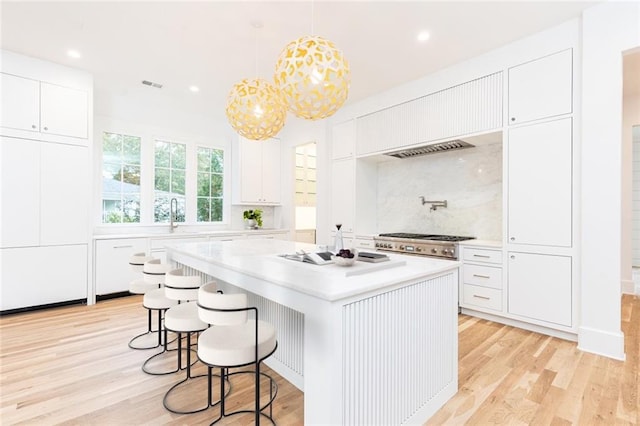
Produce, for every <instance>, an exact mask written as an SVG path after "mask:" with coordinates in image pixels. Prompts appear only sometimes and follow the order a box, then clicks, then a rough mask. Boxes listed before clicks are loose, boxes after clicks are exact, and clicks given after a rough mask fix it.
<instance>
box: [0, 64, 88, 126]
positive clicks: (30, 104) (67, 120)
mask: <svg viewBox="0 0 640 426" xmlns="http://www.w3.org/2000/svg"><path fill="white" fill-rule="evenodd" d="M1 77H2V81H1V83H2V115H1V118H0V120H1V121H0V126H2V127H8V128H11V129H17V130H26V131H30V132H40V133H46V134H52V135H60V136H69V137H74V138H82V139H86V138H87V137H88V120H89V117H88V113H89V104H88V94H87V92H86V91H83V90H78V89H73V88H69V87H63V86H59V85H56V84H51V83H47V82H40V81H36V80H32V79H28V78H23V77H19V76H15V75H11V74H5V73H2V74H1Z"/></svg>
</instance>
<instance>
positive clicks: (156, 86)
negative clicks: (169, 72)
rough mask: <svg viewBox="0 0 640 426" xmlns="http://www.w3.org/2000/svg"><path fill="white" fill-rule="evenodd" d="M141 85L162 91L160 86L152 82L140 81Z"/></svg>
mask: <svg viewBox="0 0 640 426" xmlns="http://www.w3.org/2000/svg"><path fill="white" fill-rule="evenodd" d="M142 84H144V85H145V86H151V87H155V88H156V89H162V84H160V83H154V82H153V81H149V80H142Z"/></svg>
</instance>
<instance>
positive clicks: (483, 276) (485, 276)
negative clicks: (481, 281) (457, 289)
mask: <svg viewBox="0 0 640 426" xmlns="http://www.w3.org/2000/svg"><path fill="white" fill-rule="evenodd" d="M473 276H474V277H478V278H491V277H490V276H489V275H478V274H473Z"/></svg>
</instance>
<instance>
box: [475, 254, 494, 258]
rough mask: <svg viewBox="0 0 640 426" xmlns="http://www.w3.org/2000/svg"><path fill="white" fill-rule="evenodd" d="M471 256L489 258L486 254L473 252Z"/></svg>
mask: <svg viewBox="0 0 640 426" xmlns="http://www.w3.org/2000/svg"><path fill="white" fill-rule="evenodd" d="M473 257H482V258H484V259H489V258H490V257H491V256H487V255H486V254H474V255H473Z"/></svg>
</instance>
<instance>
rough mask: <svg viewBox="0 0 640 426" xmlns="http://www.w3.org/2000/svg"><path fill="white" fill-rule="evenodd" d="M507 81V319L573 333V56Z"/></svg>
mask: <svg viewBox="0 0 640 426" xmlns="http://www.w3.org/2000/svg"><path fill="white" fill-rule="evenodd" d="M508 79H509V80H508V123H509V128H508V130H507V135H508V137H507V146H506V156H505V157H506V160H507V167H506V178H505V181H506V182H507V184H506V193H507V212H506V213H507V214H506V217H507V226H506V248H507V259H506V260H507V263H506V266H507V282H508V300H507V310H508V314H509V315H511V316H512V317H514V318H517V319H522V320H524V321H527V322H532V323H534V324H538V325H541V326H545V327H549V328H555V329H558V330H561V331H567V332H574V330H575V326H576V324H575V322H576V321H575V319H576V312H575V309H574V307H575V306H576V304H575V297H576V291H575V283H574V276H573V275H574V274H573V271H574V265H573V250H574V248H573V247H574V232H573V227H574V200H575V197H574V194H573V175H574V168H573V155H574V154H573V153H574V150H573V126H574V117H573V50H572V49H567V50H563V51H560V52H557V53H554V54H551V55H548V56H545V57H542V58H539V59H536V60H533V61H530V62H527V63H524V64H521V65H518V66H515V67H513V68H510V69H509V73H508Z"/></svg>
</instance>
